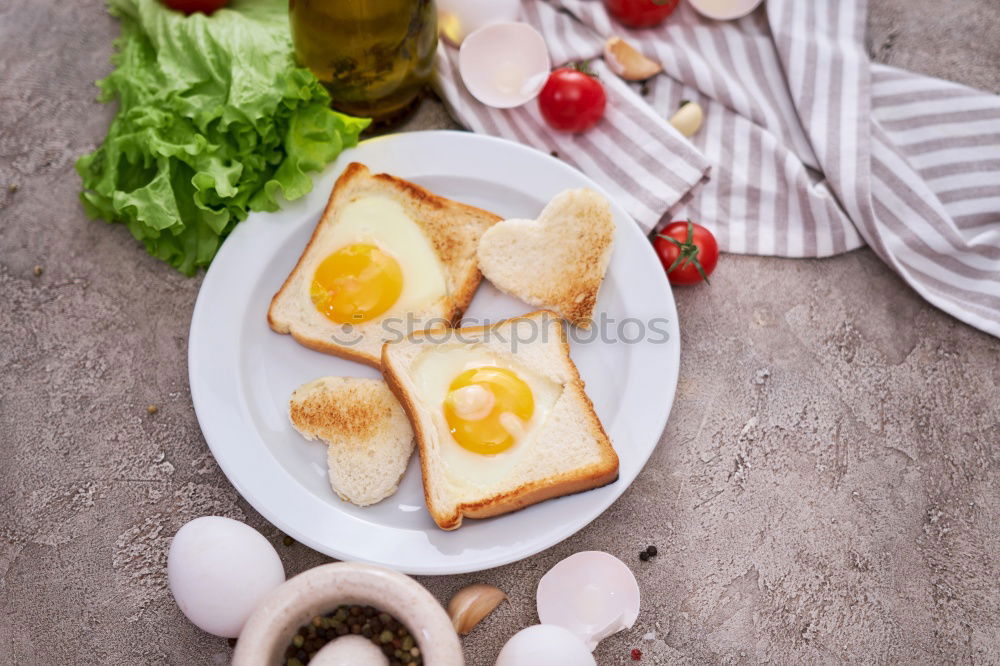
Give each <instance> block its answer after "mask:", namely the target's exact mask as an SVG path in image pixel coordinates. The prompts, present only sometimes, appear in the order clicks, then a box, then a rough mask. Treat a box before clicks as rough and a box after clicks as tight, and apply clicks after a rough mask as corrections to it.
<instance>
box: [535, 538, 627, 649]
mask: <svg viewBox="0 0 1000 666" xmlns="http://www.w3.org/2000/svg"><path fill="white" fill-rule="evenodd" d="M537 603H538V618H539V619H540V620H541V621H542V622H544V623H545V624H552V625H558V626H560V627H565V628H566V629H568V630H569V631H572V632H573V633H574V634H575V635H576V636H579V637H580V639H581V640H582V641H583V642H584V643H585V644H586V645H587V646H588V647H589V648H590V649H591V650H593V649H594V648H595V647H597V643H598V642H599V641H600V640H601V639H602V638H605V637H607V636H610V635H611V634H613V633H616V632H618V631H621V630H622V629H627V628H629V627H631V626H632V625H633V624H635V621H636V618H638V617H639V584H638V583H637V582H636V580H635V575H634V574H633V573H632V571H631V569H629V568H628V566H626V565H625V563H624V562H622V561H621V560H619V559H618V558H617V557H615V556H614V555H610V554H608V553H603V552H601V551H597V550H591V551H584V552H581V553H576V554H575V555H570V556H569V557H567V558H566V559H564V560H563V561H561V562H559V563H558V564H556V565H555V566H554V567H552V568H551V569H549V571H548V573H546V574H545V575H544V576H542V579H541V580H540V581H538V594H537Z"/></svg>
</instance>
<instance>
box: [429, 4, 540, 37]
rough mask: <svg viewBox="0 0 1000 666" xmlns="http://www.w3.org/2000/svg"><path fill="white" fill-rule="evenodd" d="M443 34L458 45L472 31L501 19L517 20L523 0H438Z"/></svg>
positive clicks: (439, 26) (439, 19)
mask: <svg viewBox="0 0 1000 666" xmlns="http://www.w3.org/2000/svg"><path fill="white" fill-rule="evenodd" d="M437 9H438V29H439V30H440V32H441V36H442V37H444V38H445V39H446V40H448V41H449V42H451V43H452V44H454V45H455V46H458V45H459V44H461V43H462V40H464V39H465V38H466V37H467V36H468V35H469V34H470V33H473V32H475V31H476V30H479V29H480V28H482V27H483V26H487V25H490V24H492V23H498V22H500V21H515V20H517V15H518V14H519V13H520V11H521V0H438V2H437Z"/></svg>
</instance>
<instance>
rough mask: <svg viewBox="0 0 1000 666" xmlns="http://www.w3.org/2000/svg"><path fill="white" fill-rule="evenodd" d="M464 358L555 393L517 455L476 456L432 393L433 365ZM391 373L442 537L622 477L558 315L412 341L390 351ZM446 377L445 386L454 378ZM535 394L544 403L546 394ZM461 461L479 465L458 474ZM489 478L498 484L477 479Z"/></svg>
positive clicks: (385, 361)
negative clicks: (467, 522) (465, 524)
mask: <svg viewBox="0 0 1000 666" xmlns="http://www.w3.org/2000/svg"><path fill="white" fill-rule="evenodd" d="M513 340H517V342H516V343H514V342H512V341H513ZM455 350H458V351H457V352H456V351H455ZM433 353H440V354H443V355H444V356H431V354H433ZM455 353H459V354H471V355H473V356H475V355H482V356H483V357H484V358H485V357H493V358H494V359H496V362H495V363H482V364H485V365H490V364H496V365H503V366H507V367H509V368H510V369H512V370H513V371H514V372H515V373H516V374H517V375H518V376H519V377H520V378H522V379H523V380H525V381H528V382H537V384H536V386H552V387H554V388H555V393H553V395H555V396H556V397H555V398H554V401H553V402H552V403H551V406H550V408H549V409H548V412H547V414H546V415H545V416H544V417H540V420H537V421H536V418H539V417H538V416H535V417H533V418H532V420H531V421H530V422H529V424H528V428H527V434H526V435H525V436H524V437H523V438H522V439H521V440H520V441H519V442H518V443H516V444H515V445H514V446H513V447H511V448H510V449H508V451H505V452H503V453H500V454H497V455H494V456H489V455H480V454H475V453H471V452H467V451H465V450H464V449H461V447H459V445H458V444H457V443H456V442H455V440H454V439H453V438H452V436H451V433H450V431H449V429H448V425H447V423H446V421H445V419H444V412H443V406H442V405H443V402H442V399H441V398H440V396H438V397H434V396H431V395H429V393H431V392H432V390H429V389H428V387H429V386H431V384H432V383H433V382H431V381H430V380H428V377H433V374H432V370H431V368H432V367H440V366H432V365H431V364H436V363H439V361H437V360H432V359H440V358H445V357H446V356H447V355H451V354H455ZM472 365H474V366H478V365H480V363H479V362H474V363H473V364H472ZM465 367H466V368H467V367H470V366H469V365H466V366H465ZM382 371H383V374H384V375H385V379H386V382H387V383H388V385H389V388H390V389H391V390H392V392H393V393H395V395H396V397H397V398H399V401H400V403H401V404H402V405H403V408H404V409H405V410H406V413H407V414H408V415H409V417H410V423H411V424H412V425H413V431H414V434H415V435H416V438H417V446H418V450H419V452H420V466H421V470H422V472H423V481H424V498H425V500H426V502H427V509H428V510H429V512H430V514H431V517H432V518H433V519H434V522H435V523H437V525H438V527H440V528H442V529H445V530H451V529H455V528H457V527H459V526H461V524H462V519H463V517H468V518H487V517H490V516H496V515H499V514H503V513H507V512H509V511H516V510H517V509H521V508H523V507H526V506H528V505H530V504H535V503H536V502H541V501H543V500H546V499H550V498H553V497H559V496H561V495H567V494H570V493H576V492H580V491H583V490H589V489H591V488H596V487H598V486H603V485H605V484H608V483H611V482H613V481H615V480H616V479H617V478H618V456H617V454H616V453H615V450H614V448H613V447H612V445H611V441H610V440H609V439H608V436H607V434H606V433H605V432H604V428H603V427H602V426H601V422H600V420H599V419H598V417H597V414H596V413H595V412H594V407H593V405H592V404H591V402H590V399H589V398H588V397H587V394H586V393H585V392H584V384H583V380H582V379H580V375H579V373H578V372H577V369H576V366H575V365H574V364H573V361H572V360H571V359H570V356H569V344H568V343H567V340H566V333H565V330H564V328H563V321H562V319H561V318H559V317H558V316H557V315H556V314H555V313H553V312H549V311H544V310H542V311H538V312H534V313H532V314H529V315H525V316H523V317H515V318H512V319H507V320H505V321H502V322H499V323H497V324H495V325H492V326H487V327H469V328H461V329H451V330H448V331H436V332H423V333H415V334H412V335H410V336H409V337H408V338H406V339H405V340H403V341H400V342H392V343H387V344H386V345H385V346H384V347H383V348H382ZM442 376H443V377H444V381H445V382H450V381H451V379H452V378H453V377H454V375H452V374H444V373H443V374H442ZM533 391H534V397H535V402H536V405H537V404H539V402H540V400H539V398H540V395H541V394H540V392H539V391H535V389H534V388H533ZM538 411H539V409H538V408H537V407H536V414H537V413H538ZM456 451H458V453H456ZM456 455H458V456H459V458H457V459H456V460H457V461H459V462H461V463H462V464H463V465H464V464H465V463H466V462H468V459H469V458H470V457H471V458H472V460H471V462H472V466H471V467H469V468H460V467H457V466H452V463H450V462H448V461H449V459H455V458H454V456H456ZM462 456H464V457H462ZM480 474H485V476H486V477H488V479H487V480H485V481H484V480H483V479H482V478H477V477H479V475H480Z"/></svg>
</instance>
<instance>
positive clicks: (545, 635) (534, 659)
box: [496, 624, 597, 666]
mask: <svg viewBox="0 0 1000 666" xmlns="http://www.w3.org/2000/svg"><path fill="white" fill-rule="evenodd" d="M553 664H558V665H559V666H597V662H596V661H594V655H592V654H590V650H589V649H588V648H587V646H586V645H584V643H583V641H581V640H580V639H579V638H578V637H577V636H576V634H574V633H573V632H572V631H570V630H569V629H563V628H562V627H557V626H555V625H554V624H536V625H535V626H533V627H528V628H527V629H522V630H521V631H519V632H517V633H516V634H514V635H513V636H511V637H510V640H509V641H507V644H506V645H504V646H503V649H502V650H500V655H499V656H498V657H497V663H496V666H553Z"/></svg>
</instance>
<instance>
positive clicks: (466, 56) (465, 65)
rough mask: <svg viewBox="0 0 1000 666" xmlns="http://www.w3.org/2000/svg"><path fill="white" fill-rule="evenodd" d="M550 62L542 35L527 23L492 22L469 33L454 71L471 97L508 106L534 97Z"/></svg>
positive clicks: (507, 107) (504, 106) (540, 87)
mask: <svg viewBox="0 0 1000 666" xmlns="http://www.w3.org/2000/svg"><path fill="white" fill-rule="evenodd" d="M550 68H551V61H550V60H549V51H548V48H547V47H546V46H545V39H544V38H543V37H542V35H541V34H540V33H539V32H538V31H537V30H535V29H534V28H533V27H531V26H530V25H528V24H527V23H494V24H493V25H488V26H486V27H485V28H481V29H479V30H477V31H476V32H474V33H472V34H471V35H469V36H468V37H467V38H466V40H465V41H464V42H463V43H462V48H461V49H460V50H459V52H458V71H459V73H460V74H461V75H462V82H463V83H465V87H466V88H468V89H469V92H470V93H472V96H473V97H475V98H476V99H478V100H479V101H480V102H482V103H483V104H486V105H487V106H492V107H495V108H498V109H509V108H512V107H515V106H520V105H522V104H524V103H525V102H528V101H531V100H532V99H534V98H535V97H537V96H538V93H540V92H541V91H542V87H543V86H544V85H545V80H546V79H547V78H548V77H549V69H550Z"/></svg>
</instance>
